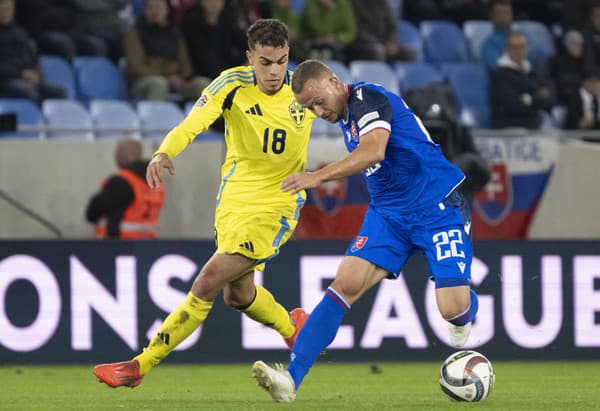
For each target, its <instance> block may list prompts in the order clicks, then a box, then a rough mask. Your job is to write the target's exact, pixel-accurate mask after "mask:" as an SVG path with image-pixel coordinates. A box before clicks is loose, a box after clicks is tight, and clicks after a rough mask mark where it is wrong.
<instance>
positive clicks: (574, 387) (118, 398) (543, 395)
mask: <svg viewBox="0 0 600 411" xmlns="http://www.w3.org/2000/svg"><path fill="white" fill-rule="evenodd" d="M439 366H440V364H437V363H377V364H368V363H358V364H331V363H319V364H317V365H316V366H315V367H314V368H313V370H312V371H311V372H310V374H309V375H308V376H307V378H306V380H305V382H304V384H303V386H302V389H301V390H300V391H299V393H298V397H297V399H296V402H295V403H293V404H277V403H274V402H272V400H271V398H270V397H269V395H268V394H267V393H266V392H265V391H263V390H261V389H260V388H259V387H257V386H256V385H255V382H254V380H253V379H252V378H251V377H250V373H251V371H250V367H251V364H236V365H214V364H207V365H200V364H194V365H170V364H162V365H160V366H158V367H157V368H156V369H155V370H153V371H152V372H151V373H150V374H149V375H148V376H147V377H146V379H145V380H144V382H143V383H142V384H141V385H140V386H139V387H137V388H135V389H129V388H118V389H111V388H108V387H107V386H105V385H104V384H99V383H98V382H97V380H96V378H95V377H94V375H93V374H92V367H91V366H2V367H0V410H19V411H22V410H63V411H64V410H168V411H178V410H210V411H212V410H236V411H245V410H274V409H277V410H281V409H290V410H292V409H293V410H313V411H314V410H317V411H322V410H376V411H382V410H454V409H471V410H474V409H481V410H545V411H548V410H561V411H562V410H600V362H592V361H588V362H501V361H498V362H495V363H494V368H495V373H496V388H495V390H494V391H493V392H492V394H491V396H490V397H489V398H488V399H486V400H485V401H483V402H480V403H456V402H452V401H450V400H448V399H446V397H445V396H444V395H443V394H442V392H441V391H440V389H439V386H438V381H437V378H438V372H439ZM374 371H375V372H374Z"/></svg>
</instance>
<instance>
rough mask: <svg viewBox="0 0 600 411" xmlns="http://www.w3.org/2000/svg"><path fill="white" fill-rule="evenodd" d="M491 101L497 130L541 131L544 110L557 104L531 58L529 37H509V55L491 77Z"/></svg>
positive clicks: (494, 125) (505, 55)
mask: <svg viewBox="0 0 600 411" xmlns="http://www.w3.org/2000/svg"><path fill="white" fill-rule="evenodd" d="M490 100H491V105H492V126H493V127H494V128H504V127H525V128H530V129H536V128H539V126H540V125H541V123H542V116H541V111H542V110H550V108H551V107H552V105H553V103H554V99H553V97H552V95H551V93H550V90H549V89H548V88H547V87H545V86H543V84H542V81H541V80H540V78H539V76H538V75H537V74H536V72H535V71H534V70H533V69H532V66H531V63H530V62H529V60H528V59H527V37H526V36H525V34H523V33H521V32H518V31H512V32H510V33H509V34H508V37H507V40H506V52H505V53H504V54H503V55H502V57H500V60H498V67H497V68H496V69H495V70H494V71H493V72H492V75H491V79H490Z"/></svg>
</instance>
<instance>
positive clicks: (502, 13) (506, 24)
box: [481, 0, 513, 71]
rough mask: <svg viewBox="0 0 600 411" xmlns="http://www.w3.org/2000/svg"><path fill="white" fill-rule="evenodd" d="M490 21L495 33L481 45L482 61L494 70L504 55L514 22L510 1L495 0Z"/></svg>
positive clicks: (489, 68)
mask: <svg viewBox="0 0 600 411" xmlns="http://www.w3.org/2000/svg"><path fill="white" fill-rule="evenodd" d="M490 20H491V21H492V24H493V25H494V31H493V32H492V34H490V35H489V36H488V37H487V38H486V39H485V40H484V41H483V43H482V44H481V60H482V62H483V64H484V65H485V66H486V67H487V69H488V70H490V71H491V70H494V69H495V68H496V66H497V65H498V59H500V56H502V54H503V53H504V48H505V44H506V36H507V34H508V32H509V31H510V25H511V24H512V22H513V9H512V4H511V1H510V0H493V1H492V5H491V8H490Z"/></svg>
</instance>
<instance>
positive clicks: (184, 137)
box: [146, 72, 236, 188]
mask: <svg viewBox="0 0 600 411" xmlns="http://www.w3.org/2000/svg"><path fill="white" fill-rule="evenodd" d="M228 76H229V77H231V74H226V72H224V73H223V74H221V76H219V77H217V78H216V79H215V80H213V82H212V83H211V84H209V85H208V87H207V88H206V89H205V90H204V91H203V92H202V95H201V96H200V98H199V99H198V101H197V102H196V104H195V105H194V107H193V108H192V110H190V113H189V114H188V115H187V117H186V118H185V119H184V120H183V121H182V122H181V123H179V124H178V125H177V126H176V127H175V128H173V129H172V130H171V131H170V132H169V133H168V134H167V136H166V137H165V139H164V140H163V141H162V143H161V145H160V147H159V148H158V150H156V151H155V152H154V154H153V155H152V160H151V161H150V163H149V164H148V167H147V169H146V182H147V183H148V185H149V186H150V187H151V188H154V187H160V186H161V185H162V184H163V169H164V168H166V169H167V170H169V173H171V175H173V174H175V167H174V166H173V161H172V159H173V158H174V157H175V156H177V155H178V154H179V153H180V152H182V151H183V150H184V149H185V148H186V147H187V146H188V145H189V144H190V143H191V142H192V141H194V139H195V138H196V136H197V135H198V134H200V133H202V132H204V131H206V130H207V129H208V128H209V127H210V125H211V124H212V123H213V122H214V121H215V120H216V119H217V118H218V117H219V116H220V115H221V114H222V112H223V101H224V100H225V98H226V96H227V95H228V93H229V91H230V90H231V88H232V87H235V85H236V84H235V82H229V83H226V86H224V87H220V88H218V91H215V93H214V94H211V92H210V91H211V90H217V88H216V85H218V84H221V83H224V82H225V81H226V80H227V79H228V78H229V77H228ZM226 77H227V78H226Z"/></svg>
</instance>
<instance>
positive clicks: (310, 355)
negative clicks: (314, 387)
mask: <svg viewBox="0 0 600 411" xmlns="http://www.w3.org/2000/svg"><path fill="white" fill-rule="evenodd" d="M349 309H350V306H349V305H348V303H346V301H344V299H343V298H342V297H341V296H340V295H339V294H338V293H336V292H335V290H333V289H332V288H328V289H327V291H325V295H324V296H323V299H322V300H321V302H320V303H319V304H318V305H317V306H316V307H315V309H314V310H313V312H312V313H311V314H310V316H309V317H308V320H306V324H304V327H302V330H300V333H299V334H298V338H297V339H296V344H294V348H293V349H292V354H291V356H290V358H291V360H290V365H289V366H288V371H289V373H290V375H291V376H292V378H293V380H294V384H295V385H296V390H297V389H298V388H299V387H300V384H301V383H302V380H303V379H304V377H305V376H306V374H308V370H310V368H311V367H312V365H313V364H314V363H315V361H316V359H317V357H318V356H319V354H320V353H321V351H323V350H324V349H325V348H327V346H328V345H329V344H331V343H332V342H333V340H334V338H335V335H336V334H337V331H338V328H340V324H341V323H342V319H343V318H344V314H346V312H347V311H348V310H349Z"/></svg>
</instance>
